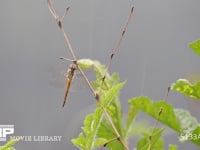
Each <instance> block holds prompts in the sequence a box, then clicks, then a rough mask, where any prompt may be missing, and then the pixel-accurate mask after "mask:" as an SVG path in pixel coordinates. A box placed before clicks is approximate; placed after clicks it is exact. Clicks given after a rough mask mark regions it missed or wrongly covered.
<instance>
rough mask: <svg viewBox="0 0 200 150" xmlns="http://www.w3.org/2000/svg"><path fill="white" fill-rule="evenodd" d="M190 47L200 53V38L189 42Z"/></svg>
mask: <svg viewBox="0 0 200 150" xmlns="http://www.w3.org/2000/svg"><path fill="white" fill-rule="evenodd" d="M189 47H190V48H191V49H192V50H193V51H194V52H195V53H196V54H197V55H200V40H196V41H194V42H192V43H190V44H189Z"/></svg>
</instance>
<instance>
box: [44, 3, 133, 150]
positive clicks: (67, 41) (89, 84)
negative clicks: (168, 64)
mask: <svg viewBox="0 0 200 150" xmlns="http://www.w3.org/2000/svg"><path fill="white" fill-rule="evenodd" d="M47 3H48V7H49V10H50V12H51V14H52V16H53V17H54V19H55V20H56V22H57V24H58V26H59V28H60V30H61V31H62V33H63V35H64V39H65V43H66V45H67V47H68V49H69V51H70V53H71V54H72V57H73V59H68V58H64V57H61V59H63V60H67V61H73V63H74V64H76V66H77V69H78V70H79V71H80V73H81V74H82V76H83V78H84V79H85V81H86V83H87V85H88V86H89V88H90V90H91V92H92V94H93V95H94V97H95V99H96V101H97V102H99V104H100V106H101V108H102V109H103V112H104V114H105V116H106V118H107V119H108V121H109V122H110V124H111V127H112V128H113V130H114V132H115V134H116V137H117V138H118V139H119V141H120V142H121V144H122V145H123V146H124V148H125V149H126V150H128V146H127V145H126V143H125V142H124V141H123V139H122V138H121V136H120V134H119V132H118V130H117V129H116V127H115V125H114V123H113V121H112V119H111V117H110V115H109V113H108V112H107V110H106V109H105V108H104V106H103V105H102V102H101V99H100V96H99V94H98V93H96V92H95V90H94V88H93V87H92V85H91V83H90V82H89V80H88V78H87V76H86V75H85V73H84V72H83V70H82V69H81V68H80V67H79V66H78V65H77V58H76V55H75V53H74V50H73V48H72V46H71V43H70V41H69V38H68V36H67V33H66V32H65V30H64V28H63V25H62V24H63V19H64V17H65V16H66V14H67V12H68V10H69V7H68V8H67V9H66V10H65V13H64V15H63V16H62V17H61V18H60V17H59V16H58V15H57V13H56V11H55V9H54V7H53V5H52V3H51V0H47ZM129 20H130V19H129ZM128 22H129V21H128ZM126 26H127V25H126ZM126 26H125V29H124V31H123V33H122V37H123V35H124V33H125V31H126ZM121 40H122V38H121ZM121 40H119V44H120V43H121V42H120V41H121ZM119 44H117V47H116V48H114V50H113V55H114V53H115V51H116V50H115V49H117V48H118V46H119ZM107 70H108V68H107Z"/></svg>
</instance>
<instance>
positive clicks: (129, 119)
mask: <svg viewBox="0 0 200 150" xmlns="http://www.w3.org/2000/svg"><path fill="white" fill-rule="evenodd" d="M137 114H138V108H136V107H135V106H133V105H130V107H129V110H128V113H127V118H126V128H125V138H128V136H129V133H130V132H132V128H133V126H132V124H133V121H134V119H135V117H136V115H137Z"/></svg>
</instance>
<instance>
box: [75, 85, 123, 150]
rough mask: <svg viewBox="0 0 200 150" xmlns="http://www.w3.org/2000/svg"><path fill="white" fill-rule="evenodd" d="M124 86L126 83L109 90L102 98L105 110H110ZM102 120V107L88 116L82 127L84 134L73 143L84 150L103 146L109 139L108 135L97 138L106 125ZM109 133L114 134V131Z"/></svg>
mask: <svg viewBox="0 0 200 150" xmlns="http://www.w3.org/2000/svg"><path fill="white" fill-rule="evenodd" d="M124 85H125V82H122V83H119V84H117V85H115V86H113V88H111V89H110V90H108V91H107V93H105V96H104V97H103V98H101V100H103V104H104V107H105V108H109V106H110V105H111V103H112V101H113V100H114V99H115V97H116V96H117V95H118V94H119V91H120V89H121V88H122V87H123V86H124ZM116 118H117V116H114V117H113V119H116ZM117 119H118V118H117ZM102 120H103V111H102V108H101V107H98V108H97V109H96V110H95V112H94V113H92V114H89V115H87V116H86V118H85V120H84V127H82V130H83V132H84V133H80V134H79V136H78V137H77V138H76V139H72V143H73V144H74V145H76V146H77V147H79V148H81V149H83V150H91V149H93V148H94V147H95V146H99V145H98V144H101V143H102V142H103V141H107V138H108V137H107V136H106V135H104V136H99V138H100V139H99V138H97V134H99V130H100V129H99V128H100V127H101V129H102V126H103V125H104V124H103V123H102ZM109 126H110V124H109ZM116 126H117V124H116ZM118 126H119V125H118ZM109 132H112V130H111V131H109ZM109 132H106V133H109ZM101 133H102V134H103V133H104V132H103V131H102V132H101Z"/></svg>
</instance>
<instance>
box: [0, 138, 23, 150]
mask: <svg viewBox="0 0 200 150" xmlns="http://www.w3.org/2000/svg"><path fill="white" fill-rule="evenodd" d="M18 141H19V140H17V139H12V140H10V141H8V142H7V143H6V144H5V145H4V146H0V150H15V148H14V147H11V146H13V145H14V144H15V143H16V142H18Z"/></svg>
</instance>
